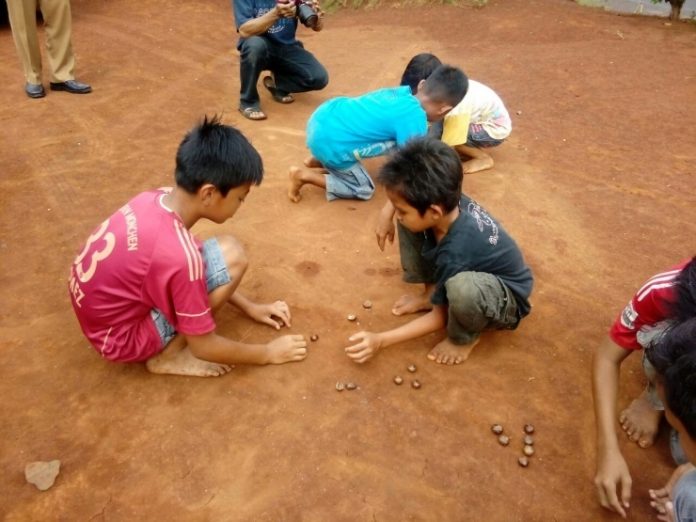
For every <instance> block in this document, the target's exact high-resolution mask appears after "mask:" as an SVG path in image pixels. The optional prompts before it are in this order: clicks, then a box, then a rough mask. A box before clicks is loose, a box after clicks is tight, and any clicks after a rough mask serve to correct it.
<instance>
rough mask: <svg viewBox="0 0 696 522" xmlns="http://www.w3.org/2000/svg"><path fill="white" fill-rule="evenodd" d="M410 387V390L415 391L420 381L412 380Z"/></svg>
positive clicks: (419, 385)
mask: <svg viewBox="0 0 696 522" xmlns="http://www.w3.org/2000/svg"><path fill="white" fill-rule="evenodd" d="M411 387H412V388H415V389H416V390H417V389H418V388H420V387H421V383H420V381H418V380H416V379H414V380H412V381H411Z"/></svg>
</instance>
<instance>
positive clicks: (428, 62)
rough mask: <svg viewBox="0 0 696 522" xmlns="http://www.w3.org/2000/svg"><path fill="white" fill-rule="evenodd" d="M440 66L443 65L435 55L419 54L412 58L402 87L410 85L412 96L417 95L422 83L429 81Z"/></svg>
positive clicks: (405, 70)
mask: <svg viewBox="0 0 696 522" xmlns="http://www.w3.org/2000/svg"><path fill="white" fill-rule="evenodd" d="M440 65H442V62H441V61H440V59H439V58H438V57H437V56H435V55H434V54H430V53H420V54H417V55H415V56H414V57H413V58H411V61H410V62H408V65H407V66H406V69H404V74H402V75H401V84H400V85H408V86H409V87H410V88H411V94H416V91H417V90H418V84H419V83H420V81H421V80H425V79H427V78H428V76H430V75H431V74H432V73H433V71H434V70H435V69H437V68H438V66H440Z"/></svg>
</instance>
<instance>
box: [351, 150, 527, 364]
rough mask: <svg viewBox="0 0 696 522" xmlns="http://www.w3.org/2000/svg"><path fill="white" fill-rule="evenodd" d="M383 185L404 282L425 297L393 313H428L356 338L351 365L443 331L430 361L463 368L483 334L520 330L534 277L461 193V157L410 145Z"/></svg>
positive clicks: (403, 302)
mask: <svg viewBox="0 0 696 522" xmlns="http://www.w3.org/2000/svg"><path fill="white" fill-rule="evenodd" d="M378 181H379V182H380V183H382V184H383V185H384V187H385V189H386V191H387V196H388V197H389V200H390V202H391V204H392V205H393V209H394V211H395V214H396V218H397V220H398V222H399V224H400V227H399V244H400V249H401V262H402V265H403V267H404V272H405V275H404V279H405V280H406V281H407V282H410V283H424V284H425V291H424V292H423V294H421V295H420V296H405V297H402V298H401V299H400V300H399V301H397V303H396V304H395V305H394V308H393V309H392V313H394V314H395V315H403V314H406V313H413V312H417V311H421V310H429V311H428V313H427V314H425V315H423V316H420V317H418V318H417V319H414V320H413V321H410V322H409V323H406V324H405V325H403V326H400V327H398V328H395V329H393V330H388V331H386V332H380V333H373V332H364V331H363V332H358V333H356V334H354V335H352V336H351V337H350V339H349V340H350V341H352V342H354V343H355V344H353V345H351V346H348V347H347V348H346V349H345V350H346V354H347V355H348V357H350V358H351V359H353V360H354V361H355V362H359V363H362V362H365V361H366V360H368V359H370V358H371V357H372V356H373V355H374V354H375V353H376V352H377V351H378V350H379V349H381V348H384V347H386V346H390V345H392V344H396V343H399V342H402V341H406V340H409V339H413V338H416V337H420V336H422V335H426V334H429V333H431V332H434V331H436V330H440V329H444V328H446V329H447V337H446V338H445V339H444V340H443V341H441V342H440V343H438V344H437V345H436V346H435V347H434V348H433V349H432V350H431V351H430V353H429V354H428V358H429V359H430V360H433V361H436V362H438V363H442V364H459V363H461V362H462V361H464V360H465V359H466V358H467V357H468V356H469V354H470V353H471V350H472V349H473V348H474V346H475V345H476V344H477V343H478V340H479V335H480V333H481V332H482V331H484V330H486V329H501V328H507V329H514V328H516V327H517V325H518V324H519V322H520V320H521V319H522V318H523V317H525V316H526V315H527V314H529V311H530V309H531V306H530V304H529V301H528V298H529V294H530V293H531V291H532V284H533V278H532V273H531V271H530V269H529V267H527V265H526V264H525V262H524V259H523V257H522V253H521V252H520V250H519V248H518V247H517V244H516V243H515V242H514V240H513V239H512V238H510V236H508V234H507V232H505V230H504V229H503V228H502V227H501V226H500V225H499V224H498V223H497V222H496V221H495V219H493V217H492V216H490V215H489V214H488V213H487V212H486V211H485V210H484V209H483V208H481V206H479V205H478V204H477V203H476V202H475V201H473V200H471V199H470V198H469V197H467V196H466V195H464V194H462V193H461V186H462V164H461V161H460V160H459V157H458V155H457V153H456V152H454V150H453V149H452V148H450V147H448V146H447V145H445V144H444V143H442V142H441V141H439V140H435V139H432V138H422V139H417V140H413V141H411V142H409V143H408V144H407V145H406V146H405V147H404V148H403V149H401V150H399V151H398V152H396V153H395V154H394V155H393V156H392V158H391V159H390V160H389V161H388V162H387V163H386V164H385V165H384V167H382V169H381V171H380V174H379V177H378ZM393 226H394V225H393V223H392V224H391V227H392V230H391V234H390V236H391V237H392V238H393V236H394V230H393Z"/></svg>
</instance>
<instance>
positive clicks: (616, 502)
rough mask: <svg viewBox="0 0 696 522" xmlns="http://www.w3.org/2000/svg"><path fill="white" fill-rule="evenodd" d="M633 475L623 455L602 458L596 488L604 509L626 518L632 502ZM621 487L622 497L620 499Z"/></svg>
mask: <svg viewBox="0 0 696 522" xmlns="http://www.w3.org/2000/svg"><path fill="white" fill-rule="evenodd" d="M631 483H632V480H631V474H630V472H629V471H628V465H627V464H626V461H625V460H624V458H623V456H622V455H621V453H619V452H616V453H613V454H610V455H607V456H605V457H604V458H600V460H599V464H598V466H597V475H595V486H596V487H597V494H598V495H599V503H600V504H602V507H605V508H606V509H609V510H611V511H615V512H616V513H618V514H619V515H621V516H622V517H623V518H626V510H627V509H628V507H629V502H630V501H631ZM619 486H620V487H621V491H620V493H621V497H619Z"/></svg>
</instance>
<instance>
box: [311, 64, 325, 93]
mask: <svg viewBox="0 0 696 522" xmlns="http://www.w3.org/2000/svg"><path fill="white" fill-rule="evenodd" d="M310 83H311V85H312V88H313V89H314V90H317V91H318V90H321V89H323V88H324V87H326V86H327V85H328V84H329V73H328V72H327V71H326V69H324V68H323V67H322V69H321V70H320V71H316V72H315V74H314V76H313V77H312V78H311V79H310Z"/></svg>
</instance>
